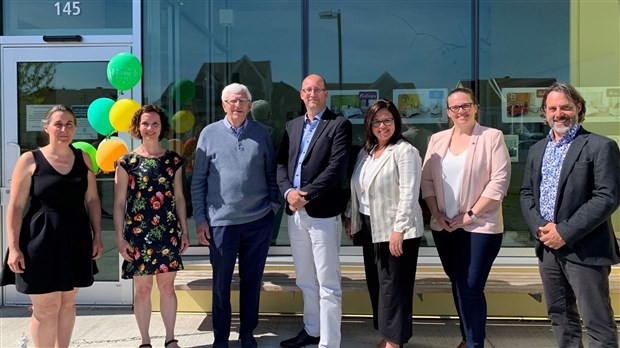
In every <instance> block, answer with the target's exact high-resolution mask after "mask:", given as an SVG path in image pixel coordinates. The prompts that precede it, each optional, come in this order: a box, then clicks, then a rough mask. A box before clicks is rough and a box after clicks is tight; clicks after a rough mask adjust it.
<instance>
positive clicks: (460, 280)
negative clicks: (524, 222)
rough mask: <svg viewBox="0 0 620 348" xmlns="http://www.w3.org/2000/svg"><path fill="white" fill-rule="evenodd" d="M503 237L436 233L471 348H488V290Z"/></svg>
mask: <svg viewBox="0 0 620 348" xmlns="http://www.w3.org/2000/svg"><path fill="white" fill-rule="evenodd" d="M502 237H503V233H497V234H486V233H475V232H467V231H465V230H463V229H461V228H459V229H457V230H455V231H454V232H447V231H433V239H434V240H435V246H436V247H437V252H438V253H439V258H440V259H441V264H442V265H443V269H444V271H445V272H446V275H447V276H448V278H450V282H451V283H452V296H453V297H454V305H455V306H456V311H457V312H458V314H459V323H460V328H461V335H462V336H463V340H464V341H466V342H467V347H469V348H471V347H484V339H485V337H486V331H485V327H486V319H487V302H486V298H485V297H484V286H485V284H486V282H487V278H488V277H489V272H490V271H491V266H493V261H495V257H497V254H498V253H499V249H500V247H501V245H502Z"/></svg>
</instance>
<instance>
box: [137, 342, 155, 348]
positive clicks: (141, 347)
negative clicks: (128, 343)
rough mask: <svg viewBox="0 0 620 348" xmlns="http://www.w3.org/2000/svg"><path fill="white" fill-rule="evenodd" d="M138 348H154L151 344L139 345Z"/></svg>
mask: <svg viewBox="0 0 620 348" xmlns="http://www.w3.org/2000/svg"><path fill="white" fill-rule="evenodd" d="M138 348H153V346H152V345H151V344H150V343H145V344H141V345H139V346H138Z"/></svg>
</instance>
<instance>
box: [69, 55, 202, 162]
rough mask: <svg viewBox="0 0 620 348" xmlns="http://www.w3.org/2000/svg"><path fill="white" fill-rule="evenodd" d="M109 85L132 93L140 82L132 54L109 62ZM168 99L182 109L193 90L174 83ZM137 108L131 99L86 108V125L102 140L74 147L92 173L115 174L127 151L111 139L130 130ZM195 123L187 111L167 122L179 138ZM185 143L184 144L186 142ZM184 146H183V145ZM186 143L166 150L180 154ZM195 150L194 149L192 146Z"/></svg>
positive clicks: (189, 83)
mask: <svg viewBox="0 0 620 348" xmlns="http://www.w3.org/2000/svg"><path fill="white" fill-rule="evenodd" d="M107 75H108V80H109V81H110V84H111V85H112V86H113V87H114V88H116V89H118V90H119V91H120V92H121V94H122V92H123V91H127V90H130V89H132V88H133V87H134V86H136V85H137V84H138V82H140V79H141V78H142V64H141V63H140V61H139V60H138V58H137V57H136V56H134V55H133V54H131V53H126V52H123V53H119V54H117V55H115V56H114V57H112V59H110V62H109V63H108V69H107ZM170 92H171V97H172V99H173V101H174V104H175V105H178V106H179V107H180V106H183V105H185V104H186V103H187V102H189V101H190V100H192V99H193V98H194V97H195V95H196V86H195V85H194V83H193V82H192V81H190V80H187V79H181V80H178V81H176V82H175V83H174V84H173V85H172V86H171V89H170ZM140 107H141V106H140V104H138V103H137V102H136V101H135V100H133V99H119V100H117V101H114V100H112V99H110V98H98V99H96V100H94V101H93V102H92V103H91V104H90V105H89V107H88V111H87V117H88V122H89V123H90V125H91V126H92V127H93V129H94V130H95V131H97V133H99V134H101V135H103V136H104V137H105V139H104V140H103V141H101V142H100V143H99V146H98V147H97V148H96V149H95V147H94V146H93V145H91V144H89V143H86V142H83V141H78V142H75V143H73V146H74V147H76V148H79V149H82V150H84V151H86V152H87V153H88V154H89V155H90V157H91V159H92V161H93V165H94V169H95V173H97V172H98V170H99V169H101V170H102V171H103V172H112V171H114V165H115V163H116V161H117V160H118V159H119V158H120V157H121V156H122V155H123V154H125V153H127V151H128V147H127V144H125V142H124V141H123V140H122V139H121V138H118V137H113V136H111V135H112V134H114V133H118V132H126V131H128V130H129V128H130V126H131V119H132V118H133V115H134V114H135V113H136V111H138V110H140ZM195 122H196V119H195V117H194V114H193V113H192V112H191V111H189V110H179V111H177V112H176V113H174V115H173V116H172V117H171V118H170V126H171V128H172V130H173V131H174V132H175V133H177V134H179V138H181V137H182V136H183V134H185V136H186V137H187V136H188V132H189V131H190V130H192V128H193V127H194V124H195ZM186 142H187V141H186ZM186 142H185V143H186ZM185 143H184V142H182V141H181V139H171V140H170V141H169V147H170V148H171V149H172V150H174V151H175V152H177V153H179V154H182V153H184V152H185V151H186V150H185V147H186V146H185ZM194 147H195V146H194Z"/></svg>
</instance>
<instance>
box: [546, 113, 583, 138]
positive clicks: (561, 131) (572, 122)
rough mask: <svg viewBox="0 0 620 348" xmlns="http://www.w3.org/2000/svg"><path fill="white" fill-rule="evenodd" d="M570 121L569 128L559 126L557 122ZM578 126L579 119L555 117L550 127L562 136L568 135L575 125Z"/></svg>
mask: <svg viewBox="0 0 620 348" xmlns="http://www.w3.org/2000/svg"><path fill="white" fill-rule="evenodd" d="M566 120H568V121H569V122H568V126H564V125H561V126H560V125H557V124H556V123H555V122H558V121H559V122H564V121H566ZM576 124H577V119H576V118H574V117H566V116H560V117H554V118H553V120H552V122H550V124H549V126H551V128H552V129H553V131H554V132H556V133H557V134H561V135H564V134H566V133H568V131H569V130H570V129H571V128H573V127H574V126H575V125H576Z"/></svg>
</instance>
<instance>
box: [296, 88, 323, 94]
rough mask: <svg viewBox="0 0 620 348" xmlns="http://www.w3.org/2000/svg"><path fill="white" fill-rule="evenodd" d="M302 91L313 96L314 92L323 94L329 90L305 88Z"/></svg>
mask: <svg viewBox="0 0 620 348" xmlns="http://www.w3.org/2000/svg"><path fill="white" fill-rule="evenodd" d="M301 91H302V92H304V93H306V94H312V92H314V93H321V92H324V91H327V89H326V88H303V89H302V90H301Z"/></svg>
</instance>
